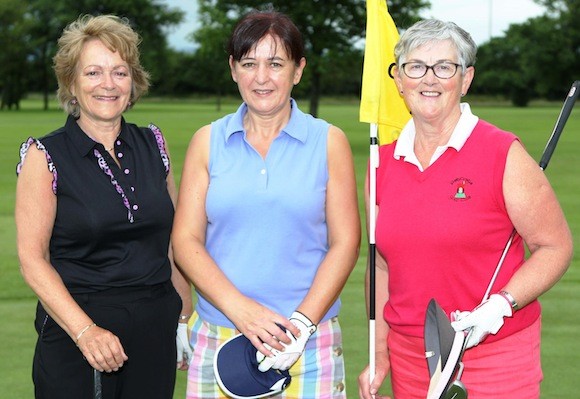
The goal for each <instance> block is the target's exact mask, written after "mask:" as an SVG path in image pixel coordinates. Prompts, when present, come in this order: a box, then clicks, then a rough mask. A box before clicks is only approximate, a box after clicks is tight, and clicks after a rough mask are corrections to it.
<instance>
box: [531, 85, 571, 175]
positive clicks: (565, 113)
mask: <svg viewBox="0 0 580 399" xmlns="http://www.w3.org/2000/svg"><path fill="white" fill-rule="evenodd" d="M579 91H580V81H579V80H577V81H575V82H574V83H572V87H571V88H570V91H569V92H568V96H566V100H564V105H562V110H561V111H560V115H559V116H558V119H557V120H556V125H555V126H554V130H553V132H552V135H551V136H550V140H548V144H546V148H545V149H544V153H543V154H542V159H541V160H540V168H542V170H546V168H547V167H548V162H550V158H552V154H553V153H554V150H555V149H556V145H557V144H558V140H559V139H560V135H561V134H562V131H563V130H564V125H566V121H567V120H568V117H569V116H570V113H571V112H572V108H574V103H575V102H576V98H578V92H579Z"/></svg>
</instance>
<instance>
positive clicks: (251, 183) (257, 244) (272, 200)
mask: <svg viewBox="0 0 580 399" xmlns="http://www.w3.org/2000/svg"><path fill="white" fill-rule="evenodd" d="M291 105H292V113H291V116H290V120H289V122H288V124H287V126H286V127H285V128H284V129H283V130H282V132H281V133H280V135H279V136H278V137H277V138H276V139H275V140H274V141H273V142H272V144H271V146H270V149H269V151H268V154H267V156H266V159H263V158H262V156H261V155H260V154H259V153H258V152H257V151H256V150H255V149H254V148H253V147H252V146H251V145H250V144H249V143H248V142H247V141H246V133H245V132H244V129H243V123H242V121H243V117H244V115H245V113H246V111H247V106H246V105H245V104H242V105H241V106H240V107H239V108H238V110H237V112H236V113H234V114H230V115H227V116H225V117H223V118H221V119H219V120H217V121H215V122H213V123H212V125H211V142H210V159H209V175H210V182H209V188H208V192H207V198H206V212H207V217H208V224H207V231H206V248H207V250H208V251H209V254H210V255H211V256H212V258H213V259H214V260H215V261H216V263H217V264H218V265H219V267H220V268H221V270H222V271H223V272H224V273H225V275H226V276H227V277H228V278H229V279H230V280H231V281H232V282H233V284H234V285H235V286H236V287H238V289H239V290H240V291H241V292H242V293H244V295H247V296H249V297H251V298H253V299H255V300H256V301H258V302H260V303H261V304H263V305H265V306H267V307H268V308H270V309H272V310H273V311H276V312H278V313H280V314H282V315H284V316H286V317H289V316H290V315H291V314H292V312H293V311H294V310H295V309H296V307H297V306H298V305H299V304H300V303H301V302H302V300H303V298H304V297H305V296H306V294H307V292H308V290H309V289H310V286H311V284H312V281H313V280H314V276H315V274H316V272H317V270H318V267H319V265H320V263H321V262H322V260H323V259H324V257H325V256H326V253H327V251H328V231H327V225H326V214H325V205H326V184H327V181H328V162H327V136H328V129H329V127H330V125H329V124H328V123H327V122H325V121H323V120H321V119H316V118H314V117H312V116H311V115H309V114H305V113H303V112H302V111H300V110H299V109H298V107H297V105H296V102H295V101H294V100H291ZM339 308H340V300H338V301H336V302H335V303H334V304H333V305H332V307H331V309H330V310H329V311H328V313H327V314H326V315H325V317H324V318H323V320H327V319H329V318H331V317H333V316H336V315H337V314H338V311H339ZM197 311H198V313H199V315H200V316H201V318H202V319H203V320H205V321H207V322H209V323H212V324H217V325H220V326H226V327H234V326H233V324H232V323H231V322H230V321H229V320H228V319H227V318H226V317H225V316H224V315H223V314H222V313H221V312H220V311H219V310H218V309H217V308H215V307H214V306H213V305H212V304H211V303H210V302H208V301H207V300H205V298H204V297H203V296H202V295H201V294H198V302H197Z"/></svg>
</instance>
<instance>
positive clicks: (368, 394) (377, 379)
mask: <svg viewBox="0 0 580 399" xmlns="http://www.w3.org/2000/svg"><path fill="white" fill-rule="evenodd" d="M390 369H391V365H390V363H389V360H388V355H386V356H380V355H379V353H378V352H377V356H376V364H375V375H374V378H373V381H372V383H370V367H369V366H367V367H366V368H365V369H364V370H363V371H362V373H360V375H359V376H358V394H359V397H360V398H361V399H391V398H390V396H381V395H379V394H378V392H379V389H380V387H381V385H382V384H383V381H384V380H385V378H386V377H387V375H388V374H389V371H390Z"/></svg>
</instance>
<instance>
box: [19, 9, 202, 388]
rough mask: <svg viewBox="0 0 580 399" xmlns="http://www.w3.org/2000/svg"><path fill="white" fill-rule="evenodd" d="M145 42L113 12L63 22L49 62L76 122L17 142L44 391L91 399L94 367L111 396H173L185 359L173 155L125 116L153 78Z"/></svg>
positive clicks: (22, 252)
mask: <svg viewBox="0 0 580 399" xmlns="http://www.w3.org/2000/svg"><path fill="white" fill-rule="evenodd" d="M139 42H140V38H139V36H138V34H137V33H136V32H135V31H133V29H132V28H131V27H130V26H129V24H128V22H127V21H125V20H123V19H120V18H118V17H115V16H110V15H102V16H98V17H93V16H90V15H86V16H82V17H80V18H79V19H78V20H76V21H74V22H73V23H71V24H70V25H69V26H67V28H66V29H65V30H64V32H63V34H62V36H61V38H60V39H59V41H58V46H59V48H58V52H57V54H56V56H55V57H54V70H55V72H56V76H57V79H58V84H59V88H58V98H59V100H60V102H61V105H62V106H63V108H64V109H65V111H66V112H67V113H68V115H69V116H68V119H67V121H66V124H65V125H64V126H63V127H61V128H59V129H57V130H55V131H54V132H52V133H50V134H48V135H46V136H44V137H42V138H39V139H34V138H29V139H28V140H27V141H26V142H24V143H23V145H22V147H21V150H20V156H21V160H20V163H19V164H18V167H17V173H18V175H19V177H18V183H17V188H16V207H15V214H16V229H17V245H18V256H19V258H20V265H21V271H22V275H23V277H24V279H25V281H26V283H27V284H28V285H29V286H30V287H31V288H32V290H33V291H34V292H35V294H36V295H37V296H38V299H39V301H38V306H37V309H36V321H35V327H36V331H37V333H38V340H37V344H36V350H35V354H34V361H33V370H32V377H33V381H34V389H35V397H36V398H50V399H55V398H63V399H64V398H89V397H92V392H93V380H92V378H93V369H94V370H97V371H99V372H104V373H103V377H102V393H103V397H104V398H123V399H127V398H144V397H149V398H166V399H170V398H172V397H173V390H174V386H175V373H176V371H175V370H176V359H177V367H178V368H181V369H187V363H188V362H187V360H188V358H189V356H190V355H191V349H190V347H189V345H188V337H187V324H186V323H187V320H188V319H189V316H190V315H191V312H192V303H191V292H190V285H189V284H188V282H187V281H186V279H185V278H184V277H183V276H182V275H181V274H180V272H179V271H178V270H177V269H176V267H175V265H174V263H173V259H172V255H171V252H170V240H169V237H170V232H171V228H172V223H173V212H174V201H175V197H176V194H175V193H176V190H175V184H174V180H173V175H172V172H171V169H170V163H169V155H168V153H167V148H166V145H165V140H164V138H163V135H162V133H161V131H160V130H159V128H157V127H156V126H154V125H150V126H149V127H147V128H145V127H137V126H136V125H134V124H130V123H127V122H125V120H124V118H123V113H124V112H125V111H126V110H127V109H128V108H130V107H131V106H133V105H134V104H135V102H136V101H137V100H138V99H139V97H140V96H141V95H142V94H144V93H145V92H146V91H147V89H148V87H149V76H148V74H147V72H145V70H144V69H143V68H142V67H141V64H140V62H139V50H138V45H139ZM178 292H179V294H178ZM178 321H179V322H180V323H178ZM176 331H177V335H176ZM176 337H177V338H176Z"/></svg>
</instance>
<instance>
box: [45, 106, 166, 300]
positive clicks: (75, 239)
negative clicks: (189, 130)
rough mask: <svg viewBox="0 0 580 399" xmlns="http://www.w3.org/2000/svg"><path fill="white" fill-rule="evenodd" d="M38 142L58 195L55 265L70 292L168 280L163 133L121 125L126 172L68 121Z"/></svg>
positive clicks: (118, 148) (119, 149) (119, 143)
mask: <svg viewBox="0 0 580 399" xmlns="http://www.w3.org/2000/svg"><path fill="white" fill-rule="evenodd" d="M39 141H40V143H41V144H42V145H41V146H40V147H41V149H43V148H42V147H44V150H45V152H46V156H47V160H48V162H49V168H53V169H52V172H53V176H54V182H53V189H54V191H55V194H56V197H57V212H56V220H55V223H54V229H53V232H52V237H51V240H50V260H51V262H52V265H53V266H54V268H55V269H56V270H57V272H58V273H59V274H60V276H61V277H62V279H63V281H64V283H65V285H66V286H67V287H68V289H69V290H70V292H71V293H85V292H94V291H100V290H103V289H107V288H111V287H121V286H147V285H153V284H158V283H162V282H165V281H167V280H169V279H170V277H171V266H170V262H169V259H168V257H167V253H168V248H169V236H170V232H171V226H172V223H173V212H174V209H173V204H172V202H171V198H170V197H169V193H168V191H167V183H166V178H167V174H168V171H169V159H168V157H167V154H166V152H165V142H164V140H163V136H162V135H161V132H160V131H159V130H158V129H157V128H156V127H155V126H153V125H150V127H149V128H143V127H141V128H140V127H137V126H136V125H134V124H130V123H126V122H125V120H123V121H122V124H121V132H120V134H119V137H118V138H117V140H116V141H115V153H116V154H117V158H118V160H119V162H120V164H121V167H119V166H118V165H117V164H116V163H115V161H114V160H113V158H112V157H111V156H110V155H109V154H108V152H107V151H106V150H105V149H104V147H103V145H102V144H100V143H96V142H95V141H93V140H92V139H91V138H89V137H88V136H87V135H86V134H85V133H84V132H83V131H82V130H81V128H80V127H79V126H78V124H77V123H76V120H75V119H74V118H73V117H71V116H69V118H68V119H67V122H66V125H65V126H64V127H62V128H60V129H58V130H56V131H54V132H52V133H50V134H49V135H47V136H45V137H43V138H41V139H39Z"/></svg>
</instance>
